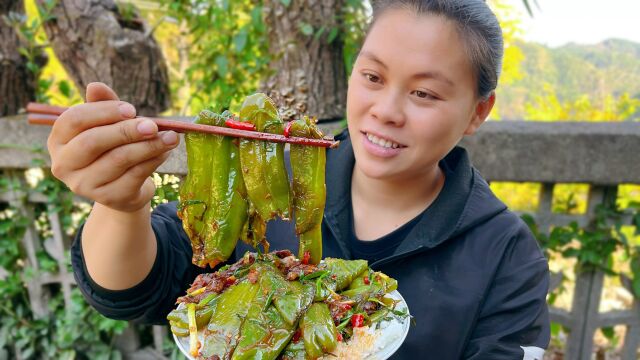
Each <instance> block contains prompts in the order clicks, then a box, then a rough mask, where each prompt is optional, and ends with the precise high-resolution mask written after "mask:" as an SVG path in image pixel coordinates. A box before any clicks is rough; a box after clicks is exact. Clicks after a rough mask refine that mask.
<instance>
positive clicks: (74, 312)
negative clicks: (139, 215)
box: [0, 175, 127, 359]
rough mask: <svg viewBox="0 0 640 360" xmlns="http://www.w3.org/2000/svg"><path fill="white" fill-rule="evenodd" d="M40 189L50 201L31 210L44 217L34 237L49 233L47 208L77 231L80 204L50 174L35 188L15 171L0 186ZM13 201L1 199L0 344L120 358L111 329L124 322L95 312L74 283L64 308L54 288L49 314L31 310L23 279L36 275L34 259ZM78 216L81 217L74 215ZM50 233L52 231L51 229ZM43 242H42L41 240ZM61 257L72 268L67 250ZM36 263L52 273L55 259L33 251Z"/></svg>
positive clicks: (27, 353)
mask: <svg viewBox="0 0 640 360" xmlns="http://www.w3.org/2000/svg"><path fill="white" fill-rule="evenodd" d="M29 190H31V191H35V192H40V191H43V192H44V193H43V194H44V195H46V196H47V198H48V199H49V203H48V204H42V205H39V206H35V208H34V214H33V216H34V217H35V218H37V219H38V218H41V219H45V220H42V223H43V224H41V225H44V226H37V227H36V230H37V231H38V235H39V236H38V238H40V239H45V238H47V237H48V234H47V232H48V229H49V228H50V224H48V217H47V216H46V214H47V213H49V212H51V211H59V212H60V215H61V222H62V225H63V227H65V228H67V229H69V230H70V231H71V232H73V231H75V229H74V226H75V225H77V221H72V220H71V217H72V214H73V213H75V214H77V213H79V212H80V213H81V212H82V210H81V209H80V208H78V207H77V206H76V205H75V204H73V202H72V197H71V196H70V195H71V193H70V191H69V190H68V189H67V188H66V187H65V186H64V185H63V184H62V183H60V182H59V181H58V180H56V179H54V178H53V177H51V176H50V175H47V176H44V177H42V178H41V179H40V180H39V181H38V182H37V184H36V186H35V187H34V188H29V187H28V186H27V185H26V184H24V183H23V182H21V181H20V180H19V178H18V177H17V176H15V177H8V176H7V177H3V178H2V179H1V181H0V192H2V193H4V192H8V191H11V192H21V193H25V192H27V191H29ZM18 204H19V203H17V204H11V205H9V204H2V205H1V206H2V208H1V212H0V238H2V239H3V241H1V242H0V253H2V254H3V256H2V257H0V270H1V272H2V274H4V275H3V276H2V278H1V281H0V292H1V293H2V294H3V304H1V305H0V318H1V319H2V321H1V322H0V349H2V348H4V349H5V350H6V351H8V353H9V354H10V355H11V354H13V357H21V358H23V359H61V358H62V359H119V358H120V354H119V352H118V351H117V350H114V349H112V342H113V339H114V335H117V334H120V333H122V331H123V330H124V328H125V327H126V326H127V324H126V322H123V321H115V320H111V319H107V318H105V317H103V316H102V315H100V314H98V313H97V312H96V311H95V310H94V309H93V308H91V307H90V306H89V305H88V304H87V303H86V302H85V301H84V299H83V298H82V296H81V294H80V293H79V291H78V290H77V289H74V290H73V292H72V299H71V303H70V304H68V308H67V309H65V306H64V300H63V296H62V293H61V291H59V290H58V289H53V288H52V292H51V298H50V299H49V301H48V308H49V312H50V315H49V316H47V317H45V318H36V317H35V316H34V314H33V313H32V311H31V308H30V302H29V298H28V293H27V287H26V284H27V283H28V282H29V281H30V279H32V278H33V276H37V272H36V270H35V268H34V267H33V264H29V263H28V261H27V257H26V253H25V251H24V249H23V248H22V246H21V239H22V237H23V236H24V233H25V230H26V228H27V226H28V225H29V222H28V219H29V218H28V217H27V215H26V214H25V213H24V212H23V210H22V209H21V208H20V207H18V206H19V205H18ZM78 220H81V219H78ZM49 236H50V235H49ZM40 246H42V244H40ZM65 258H66V259H67V263H66V264H65V266H67V267H68V271H69V272H71V268H70V264H69V263H68V261H69V256H68V253H67V254H66V256H65ZM37 261H38V268H39V269H40V271H42V272H51V273H56V272H57V271H58V269H57V262H56V261H55V260H54V259H53V258H51V256H50V255H49V254H47V253H46V252H45V251H40V252H39V253H38V254H37Z"/></svg>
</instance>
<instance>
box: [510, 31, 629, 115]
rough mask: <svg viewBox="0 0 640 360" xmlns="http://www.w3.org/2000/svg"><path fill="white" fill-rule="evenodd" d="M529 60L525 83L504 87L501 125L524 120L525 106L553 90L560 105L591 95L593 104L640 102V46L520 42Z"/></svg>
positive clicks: (617, 42)
mask: <svg viewBox="0 0 640 360" xmlns="http://www.w3.org/2000/svg"><path fill="white" fill-rule="evenodd" d="M517 45H518V46H519V47H520V48H521V49H522V52H523V54H524V60H523V62H522V65H521V70H522V73H523V75H524V76H523V78H522V79H520V80H517V81H515V82H514V83H512V84H508V85H500V87H499V92H498V96H499V103H498V104H499V105H498V107H499V108H498V112H499V115H500V118H502V119H523V118H524V117H525V114H526V113H525V110H524V104H525V103H531V102H532V100H533V97H534V96H536V95H541V94H542V93H543V90H544V89H545V87H546V89H547V90H549V89H552V91H554V92H555V94H556V97H557V99H558V100H559V101H560V102H571V101H575V100H576V99H577V98H578V97H579V96H581V95H584V94H587V95H588V96H589V98H590V99H592V101H594V103H597V102H598V101H601V100H602V99H603V98H604V97H605V96H607V95H612V96H613V97H615V98H618V97H619V96H621V95H622V94H623V93H627V94H629V95H630V96H631V97H633V98H636V99H640V44H639V43H635V42H632V41H627V40H620V39H610V40H606V41H603V42H601V43H599V44H595V45H579V44H568V45H565V46H562V47H558V48H549V47H547V46H544V45H540V44H537V43H528V42H519V43H518V44H517Z"/></svg>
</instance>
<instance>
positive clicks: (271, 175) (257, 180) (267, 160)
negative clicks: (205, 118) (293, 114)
mask: <svg viewBox="0 0 640 360" xmlns="http://www.w3.org/2000/svg"><path fill="white" fill-rule="evenodd" d="M240 118H241V119H242V120H243V121H248V122H249V123H251V124H254V125H255V126H256V130H257V131H261V132H267V133H272V134H282V131H283V125H284V124H283V122H282V119H280V117H279V116H278V111H277V109H276V106H275V105H274V104H273V102H272V101H271V99H269V97H267V96H266V95H265V94H261V93H257V94H253V95H251V96H248V97H247V98H246V99H245V101H244V103H243V104H242V108H241V109H240ZM240 160H241V164H242V171H243V176H244V181H245V185H246V188H247V194H248V196H249V199H250V200H251V202H252V203H253V204H254V205H255V207H256V211H257V213H258V214H260V217H261V218H262V219H264V220H265V221H268V220H270V219H272V218H274V217H276V216H279V217H281V218H283V219H285V220H288V219H289V216H290V215H289V214H290V208H291V197H290V194H289V179H288V176H287V170H286V168H285V165H284V144H277V143H272V142H267V141H260V140H250V139H241V140H240ZM254 241H255V240H254ZM258 242H259V241H258Z"/></svg>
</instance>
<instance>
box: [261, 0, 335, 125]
mask: <svg viewBox="0 0 640 360" xmlns="http://www.w3.org/2000/svg"><path fill="white" fill-rule="evenodd" d="M344 1H345V0H292V1H291V2H290V4H289V5H285V4H283V1H281V0H265V1H264V19H265V23H266V26H267V29H268V31H269V35H268V36H269V45H270V49H269V52H270V54H271V57H272V60H271V64H270V68H271V69H272V70H273V72H274V75H273V76H271V77H270V78H269V79H268V80H267V81H265V82H264V83H263V84H262V91H264V92H266V93H267V94H269V95H270V96H271V97H273V98H274V99H275V100H276V102H277V103H278V104H279V105H280V107H281V109H280V110H281V112H282V114H283V116H284V118H285V120H291V119H295V118H298V117H300V116H301V115H302V114H308V115H312V116H316V117H317V118H318V119H319V120H330V119H342V118H344V116H345V105H346V100H347V81H346V80H347V79H346V74H345V64H344V59H343V50H342V46H343V43H342V41H341V39H340V36H335V38H334V39H333V40H332V41H329V34H330V33H331V29H337V28H338V27H339V25H340V24H339V15H340V13H341V11H342V8H343V6H344ZM305 24H308V25H310V26H312V28H313V33H312V34H310V35H307V34H305V33H304V32H303V30H302V29H303V27H304V25H305ZM321 29H324V30H321ZM306 30H307V31H308V30H311V28H309V27H306ZM319 31H321V33H320V34H319V35H318V36H316V34H318V32H319Z"/></svg>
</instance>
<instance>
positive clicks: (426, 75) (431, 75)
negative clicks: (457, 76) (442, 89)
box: [412, 71, 454, 86]
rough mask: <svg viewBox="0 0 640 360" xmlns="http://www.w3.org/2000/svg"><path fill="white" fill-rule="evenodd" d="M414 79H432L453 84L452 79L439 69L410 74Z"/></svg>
mask: <svg viewBox="0 0 640 360" xmlns="http://www.w3.org/2000/svg"><path fill="white" fill-rule="evenodd" d="M412 78H414V79H434V80H439V81H442V82H444V83H445V84H447V85H449V86H454V84H453V81H451V79H449V78H448V77H446V76H445V75H444V74H443V73H441V72H439V71H424V72H420V73H417V74H414V75H413V76H412Z"/></svg>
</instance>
